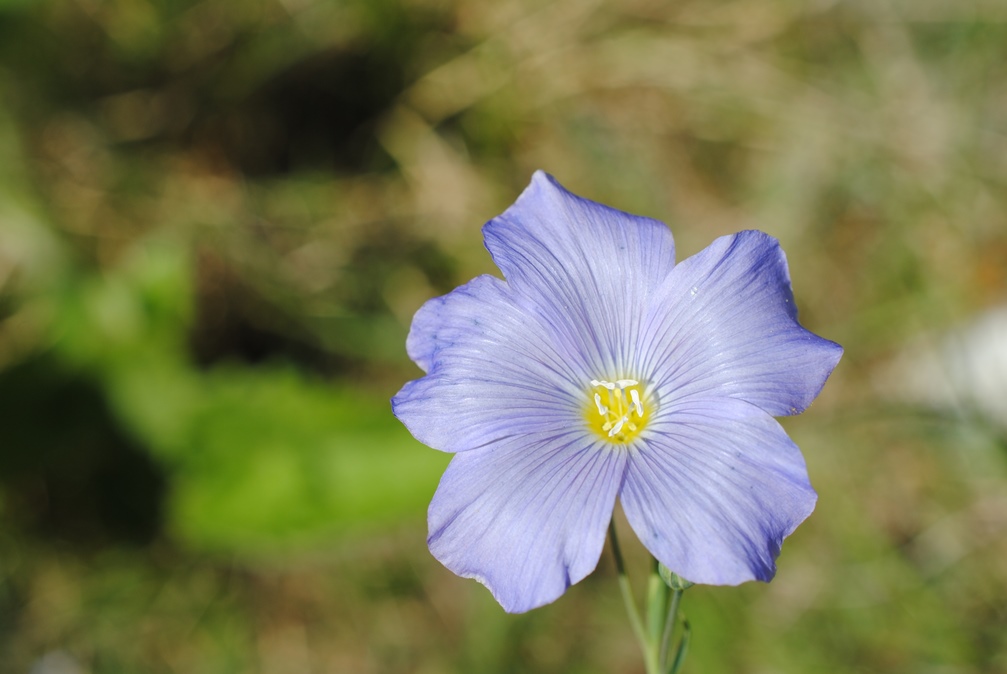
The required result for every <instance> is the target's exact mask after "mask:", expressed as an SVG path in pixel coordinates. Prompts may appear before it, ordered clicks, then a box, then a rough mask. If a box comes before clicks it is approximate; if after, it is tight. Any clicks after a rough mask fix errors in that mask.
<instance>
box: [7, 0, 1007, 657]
mask: <svg viewBox="0 0 1007 674" xmlns="http://www.w3.org/2000/svg"><path fill="white" fill-rule="evenodd" d="M536 168H543V169H546V170H548V171H549V172H551V173H553V174H554V175H555V176H556V177H557V178H558V179H559V180H560V181H561V182H563V183H564V184H565V185H566V186H567V187H569V188H570V189H571V190H573V191H575V192H577V193H580V194H583V195H585V196H588V197H590V198H592V199H595V200H598V201H602V202H605V203H608V204H611V205H613V206H616V207H619V208H622V209H624V210H628V211H631V212H635V213H640V214H644V215H649V216H652V217H656V218H659V219H661V220H664V221H665V222H667V223H668V224H669V225H670V226H671V228H672V230H673V231H674V234H675V237H676V240H677V243H678V248H679V251H680V257H684V256H686V255H689V254H692V253H694V252H697V251H698V250H700V249H701V248H703V247H704V246H706V245H707V244H708V243H709V242H710V241H711V240H712V239H713V238H714V237H716V236H719V235H722V234H726V233H730V232H734V231H737V230H740V229H745V228H752V227H756V228H760V229H763V230H765V231H768V232H769V233H771V234H772V235H774V236H776V237H778V238H779V239H780V240H781V242H782V244H783V246H784V249H785V250H786V251H787V253H788V256H789V259H790V263H791V271H792V276H793V279H794V285H795V293H796V297H797V301H798V305H799V306H800V309H801V316H802V321H803V322H804V324H805V325H806V326H807V327H809V328H810V329H812V330H814V331H815V332H818V333H819V334H822V335H824V336H826V337H828V338H830V339H833V340H835V341H838V342H840V343H841V344H843V345H844V346H845V348H846V355H845V357H844V359H843V361H842V363H841V364H840V366H839V368H838V370H837V371H836V373H835V375H834V376H833V378H832V379H831V380H830V382H829V384H828V385H827V386H826V389H825V391H824V393H823V394H822V396H821V397H820V398H819V400H818V402H817V403H816V404H815V406H814V407H813V408H812V409H810V410H809V411H808V412H807V413H806V414H805V415H803V416H802V417H799V418H794V419H787V420H784V422H783V423H784V424H785V426H786V428H787V430H788V431H789V432H790V433H791V435H792V436H793V437H794V438H795V440H796V441H797V442H798V444H799V445H801V447H802V448H803V450H804V452H805V455H806V457H807V461H808V465H809V470H810V473H811V477H812V481H813V483H814V484H815V485H816V487H817V488H818V490H819V492H820V500H819V505H818V509H817V511H816V512H815V514H814V515H813V516H812V518H811V519H810V520H809V521H808V522H807V523H805V524H804V525H803V526H802V527H801V528H800V529H799V530H798V531H797V533H796V534H795V535H794V536H793V537H792V538H791V539H789V540H788V542H787V544H786V546H785V548H784V552H783V555H782V557H781V559H780V570H779V575H778V576H777V579H776V580H775V581H774V582H773V583H772V584H770V585H763V584H755V583H753V584H748V585H745V586H742V587H740V588H710V587H697V588H694V589H691V590H689V592H687V593H686V598H685V604H684V608H685V611H686V613H687V615H688V616H689V618H690V620H691V622H692V625H693V628H694V633H695V638H694V642H693V650H692V653H691V655H690V660H689V662H688V663H687V666H686V671H687V672H749V673H752V674H762V673H769V672H795V673H797V672H844V671H858V672H933V673H941V674H951V673H957V672H1007V402H1005V401H1007V325H1005V321H1007V319H1004V318H1003V316H1001V317H1000V321H999V322H997V319H996V317H997V315H998V314H997V313H996V311H997V307H999V306H1002V305H1004V303H1005V302H1007V190H1005V184H1007V3H1004V2H1002V1H1001V0H988V1H985V2H984V1H981V0H962V1H960V2H954V1H951V0H945V1H942V0H890V1H886V0H881V1H880V2H877V1H874V0H850V1H837V0H815V1H813V2H797V1H794V0H762V1H758V0H732V1H711V0H683V1H680V2H660V1H657V0H623V1H616V0H611V1H605V0H561V1H559V2H554V3H542V2H538V1H536V0H496V1H494V2H484V1H482V0H401V1H395V0H342V1H338V2H326V1H324V0H198V1H197V0H108V1H103V0H53V1H44V2H34V1H32V0H2V1H0V420H2V421H0V672H2V673H3V674H6V673H8V672H11V673H14V672H18V673H21V672H25V673H31V674H106V673H108V674H111V673H118V672H124V673H125V672H156V673H159V672H185V673H202V672H207V673H216V672H221V673H224V672H261V673H263V674H271V673H288V672H289V673H295V672H296V673H300V672H318V673H322V672H326V673H327V672H351V673H357V672H360V673H365V674H366V673H371V672H374V673H378V672H416V673H424V674H429V673H436V672H465V673H468V672H480V673H490V674H492V673H496V672H500V673H502V672H515V673H517V672H555V673H560V672H564V673H565V672H581V673H599V674H600V673H603V672H608V673H614V672H619V673H627V674H628V673H637V672H642V671H643V669H642V663H641V661H640V656H639V653H638V652H637V650H636V644H635V642H634V641H633V638H632V634H631V632H630V630H629V627H628V623H627V622H626V620H625V617H624V616H623V614H622V607H621V603H620V598H619V596H618V591H617V588H616V584H615V581H614V577H613V569H612V562H611V558H610V556H609V554H608V553H607V552H606V554H605V555H604V556H603V558H602V562H601V564H600V566H599V570H598V572H597V573H595V574H594V575H592V576H591V577H589V578H588V579H587V580H586V581H584V582H583V583H581V584H580V585H578V586H575V587H574V588H573V589H572V590H571V591H570V592H568V593H567V595H565V596H564V597H563V598H562V599H561V600H559V601H558V602H556V603H555V604H553V605H551V606H548V607H545V608H542V609H539V610H536V611H533V612H532V613H530V614H526V615H522V616H508V615H505V614H504V613H503V612H502V611H501V610H500V609H499V607H497V606H496V604H495V603H494V602H493V601H492V599H491V598H490V596H489V594H488V593H487V592H486V591H485V590H484V589H483V588H482V587H480V586H478V585H477V584H476V583H474V582H473V581H465V580H461V579H458V578H456V577H454V576H452V575H451V574H450V573H449V572H447V571H446V570H444V569H443V568H442V567H440V565H439V564H438V563H437V562H436V561H435V560H433V559H432V558H431V557H430V555H429V553H428V552H427V550H426V547H425V543H424V538H425V534H426V525H425V511H426V504H427V502H428V500H429V497H430V496H431V494H432V493H433V490H434V488H435V486H436V483H437V480H438V478H439V475H440V472H441V470H442V469H443V467H444V465H446V461H447V457H446V456H444V455H442V454H440V453H438V452H436V451H434V450H430V449H427V448H425V447H423V446H421V445H419V444H418V443H416V442H415V441H414V440H413V439H412V438H411V437H410V436H409V435H408V433H407V432H405V431H404V430H403V429H402V428H401V427H400V425H399V424H398V423H397V422H396V421H395V420H394V419H393V418H392V416H391V414H390V410H389V404H388V399H389V397H390V396H391V395H392V394H394V392H395V391H396V390H397V389H398V387H399V386H400V385H401V384H402V383H403V382H404V381H406V380H408V379H411V378H415V377H416V376H418V375H419V371H418V370H417V369H416V368H415V367H414V366H412V365H411V363H409V361H408V359H407V358H406V357H405V354H404V348H403V343H404V339H405V335H406V332H407V329H408V325H409V321H410V318H411V316H412V313H413V312H414V311H415V310H416V309H417V308H418V307H419V305H420V304H421V303H422V302H423V301H424V300H425V299H427V298H429V297H432V296H434V295H438V294H443V293H445V292H447V291H449V290H450V289H451V288H453V287H454V286H455V285H457V284H460V283H462V282H464V281H466V280H468V279H469V278H471V277H472V276H473V275H475V274H478V273H485V272H493V271H494V270H493V266H492V263H491V261H490V259H489V256H488V255H487V254H486V253H485V251H484V250H483V248H482V242H481V238H480V232H479V227H480V225H481V224H482V223H483V222H485V221H486V220H488V219H489V218H490V217H492V216H494V215H496V214H497V213H499V212H501V211H502V210H503V209H504V208H505V207H506V206H507V205H509V204H510V203H511V202H512V201H513V199H514V198H515V197H516V196H517V194H518V193H519V192H520V190H521V189H522V188H523V187H524V186H525V184H526V183H527V181H528V179H529V177H530V174H531V172H532V171H533V170H534V169H536ZM626 539H627V540H626V541H625V542H624V544H625V545H626V547H627V548H628V551H627V552H628V553H629V556H630V561H631V562H632V564H633V565H634V569H635V570H636V571H638V572H642V571H643V570H644V566H645V559H644V557H643V555H642V554H641V551H640V548H639V546H638V545H637V544H636V543H635V542H632V543H631V542H630V540H631V539H630V536H629V534H628V533H627V535H626ZM639 589H641V590H642V588H639Z"/></svg>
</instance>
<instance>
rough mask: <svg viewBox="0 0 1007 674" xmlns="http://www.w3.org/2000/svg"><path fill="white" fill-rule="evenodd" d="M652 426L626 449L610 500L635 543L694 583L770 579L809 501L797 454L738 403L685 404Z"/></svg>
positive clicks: (768, 423) (762, 418) (758, 414)
mask: <svg viewBox="0 0 1007 674" xmlns="http://www.w3.org/2000/svg"><path fill="white" fill-rule="evenodd" d="M662 419H663V420H654V421H653V422H652V424H651V425H650V426H649V427H648V428H647V430H646V431H645V433H644V439H643V441H642V442H640V443H638V444H637V445H635V446H634V448H633V450H632V454H631V456H630V459H629V465H628V467H627V469H626V480H625V483H624V485H623V488H622V492H621V494H620V499H621V501H622V505H623V509H624V510H625V512H626V517H627V518H628V519H629V522H630V524H631V525H632V527H633V530H634V531H635V532H636V534H637V536H638V537H639V538H640V540H641V541H642V542H643V544H644V545H645V546H646V547H647V549H648V550H650V552H651V553H652V554H653V555H654V556H655V557H656V558H657V559H658V560H659V561H660V562H662V563H663V564H664V565H665V566H667V567H668V568H669V569H671V570H672V571H674V572H675V573H677V574H679V575H680V576H682V577H683V578H686V579H688V580H691V581H692V582H694V583H704V584H709V585H737V584H738V583H742V582H744V581H747V580H763V581H768V580H770V579H771V578H772V577H773V575H774V574H775V573H776V564H775V560H776V557H777V555H779V553H780V546H781V545H782V544H783V539H784V538H786V537H787V536H788V535H790V533H791V532H793V531H794V529H795V528H796V527H797V525H798V524H800V523H801V522H802V521H804V519H805V518H807V517H808V515H810V514H811V511H812V510H814V507H815V501H816V499H817V496H816V494H815V491H814V490H813V489H812V488H811V485H810V484H809V482H808V474H807V468H806V467H805V464H804V459H803V457H802V456H801V452H800V450H799V449H798V448H797V446H796V445H794V443H793V442H791V440H790V438H788V437H787V435H786V433H784V431H783V429H782V428H781V427H780V425H779V424H778V423H777V422H776V420H774V419H773V418H772V417H770V416H769V415H768V414H766V412H764V411H763V410H761V409H759V408H758V407H756V406H754V405H751V404H749V403H746V402H743V401H740V400H732V399H729V398H724V399H719V400H717V399H714V400H702V399H690V400H688V401H683V402H682V403H680V404H678V405H676V406H675V407H674V408H673V409H672V410H670V413H669V414H667V415H664V414H662Z"/></svg>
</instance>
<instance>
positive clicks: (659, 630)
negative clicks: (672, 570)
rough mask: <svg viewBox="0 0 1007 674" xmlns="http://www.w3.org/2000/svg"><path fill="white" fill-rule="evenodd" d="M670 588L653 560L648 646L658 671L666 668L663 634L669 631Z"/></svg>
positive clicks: (649, 588)
mask: <svg viewBox="0 0 1007 674" xmlns="http://www.w3.org/2000/svg"><path fill="white" fill-rule="evenodd" d="M669 592H670V588H669V587H668V584H667V583H665V582H664V580H663V579H662V578H661V575H660V573H659V572H658V562H657V560H656V559H655V560H653V567H652V568H651V572H650V579H649V580H648V584H647V646H648V648H649V651H650V653H649V656H650V659H652V660H654V661H655V662H657V663H658V665H659V667H660V668H659V669H658V671H660V672H662V673H663V672H664V671H665V669H664V667H663V664H662V662H663V661H662V660H661V655H660V653H661V650H660V648H661V635H662V634H664V633H665V632H666V631H667V628H666V626H665V623H666V622H667V611H668V594H669Z"/></svg>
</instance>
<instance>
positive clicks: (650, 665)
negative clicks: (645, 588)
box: [608, 518, 663, 674]
mask: <svg viewBox="0 0 1007 674" xmlns="http://www.w3.org/2000/svg"><path fill="white" fill-rule="evenodd" d="M608 537H609V540H610V541H611V542H612V556H613V557H615V570H616V573H617V574H618V576H619V590H620V592H621V593H622V601H623V604H625V606H626V613H627V614H628V615H629V624H630V625H631V626H632V628H633V633H634V634H635V635H636V640H637V641H638V642H639V643H640V649H641V650H642V651H643V658H644V664H645V665H646V669H647V674H663V672H661V670H660V669H659V668H658V666H659V664H658V661H657V657H656V655H657V653H656V652H655V650H654V649H653V648H652V647H651V640H650V639H648V638H647V636H648V635H647V632H646V631H644V628H643V621H642V620H640V613H639V612H638V611H637V608H636V601H635V600H634V599H633V588H632V587H631V586H630V584H629V576H628V575H627V574H626V563H625V562H624V561H623V558H622V549H621V548H620V547H619V537H618V535H617V534H616V533H615V518H613V519H612V521H611V522H610V523H609V525H608Z"/></svg>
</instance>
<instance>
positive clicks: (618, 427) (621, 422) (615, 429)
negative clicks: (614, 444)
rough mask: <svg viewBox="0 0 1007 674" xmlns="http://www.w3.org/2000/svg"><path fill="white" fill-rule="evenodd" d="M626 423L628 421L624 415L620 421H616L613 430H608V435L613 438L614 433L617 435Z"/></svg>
mask: <svg viewBox="0 0 1007 674" xmlns="http://www.w3.org/2000/svg"><path fill="white" fill-rule="evenodd" d="M624 423H626V417H623V418H622V419H619V421H618V423H616V425H615V426H613V427H612V430H610V431H609V432H608V437H610V438H611V437H612V436H613V435H616V434H617V433H618V432H619V431H621V430H622V425H623V424H624ZM605 425H606V426H607V425H608V424H605Z"/></svg>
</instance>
